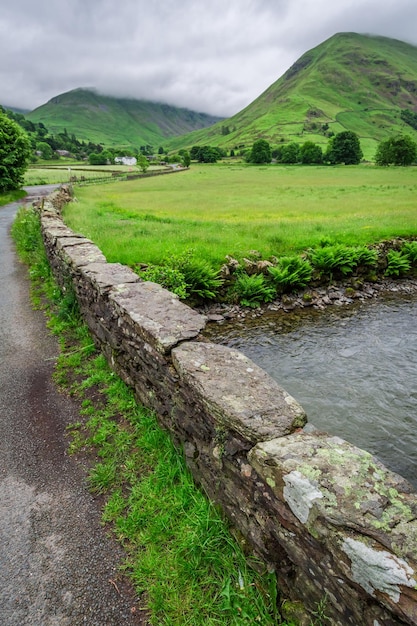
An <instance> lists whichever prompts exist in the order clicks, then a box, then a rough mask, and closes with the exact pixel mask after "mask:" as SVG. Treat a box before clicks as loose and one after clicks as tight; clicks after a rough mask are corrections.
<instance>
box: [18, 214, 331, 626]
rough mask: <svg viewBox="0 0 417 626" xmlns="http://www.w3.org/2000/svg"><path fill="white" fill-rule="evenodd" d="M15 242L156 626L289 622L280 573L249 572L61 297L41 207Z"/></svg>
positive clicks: (151, 420)
mask: <svg viewBox="0 0 417 626" xmlns="http://www.w3.org/2000/svg"><path fill="white" fill-rule="evenodd" d="M13 237H14V239H15V242H16V245H17V248H18V251H19V253H20V255H21V257H22V259H23V260H24V261H25V262H26V263H28V264H29V267H30V275H31V277H32V280H33V297H34V302H35V304H37V305H38V306H40V305H42V306H43V307H44V308H45V309H46V311H47V315H48V318H49V322H48V325H49V327H50V328H51V330H52V331H53V332H54V333H56V334H57V335H58V336H59V341H60V344H61V354H60V357H59V360H58V364H57V368H56V374H55V377H56V381H57V383H58V384H59V385H60V386H61V387H63V388H64V389H66V390H67V391H68V392H70V393H71V394H73V395H74V396H76V397H77V398H78V399H79V400H80V402H81V404H82V409H81V412H80V421H79V423H77V424H73V425H71V426H70V427H69V433H70V434H71V444H70V449H71V452H72V453H74V454H78V455H87V456H88V458H89V459H92V458H94V459H95V461H94V462H93V463H92V466H91V470H90V473H89V477H88V482H89V485H90V487H91V489H92V490H93V491H96V492H97V493H100V494H103V497H104V502H105V505H104V511H103V524H110V525H111V528H112V529H113V531H114V532H115V533H116V535H117V537H118V539H119V541H120V542H121V543H122V544H123V546H124V548H125V550H126V555H127V556H126V562H125V564H124V569H125V570H126V572H127V574H128V575H129V576H131V578H132V580H133V582H134V584H135V586H136V589H137V592H138V594H139V595H140V596H141V597H142V599H143V601H144V603H145V604H146V605H147V606H148V607H149V613H150V618H149V619H150V623H151V624H154V625H166V626H176V625H178V626H186V625H187V626H188V625H189V626H200V625H201V626H203V625H204V626H207V625H213V626H214V625H220V626H222V625H223V626H226V625H228V626H234V625H245V624H246V625H249V624H251V625H253V624H262V625H265V626H267V625H268V624H271V625H272V624H275V625H276V624H282V625H284V624H289V622H283V621H282V618H281V615H280V606H279V599H278V597H277V593H276V581H275V577H274V575H272V574H268V573H267V572H264V573H263V574H259V573H257V572H256V571H255V569H253V568H252V567H250V566H249V561H248V559H247V558H245V556H244V554H243V552H242V550H241V548H240V547H239V545H238V543H237V542H235V541H234V540H233V539H232V536H231V534H230V532H229V528H228V525H227V523H226V522H225V521H224V520H223V518H222V516H221V515H220V513H219V512H218V511H217V510H216V508H215V507H214V506H213V505H212V504H211V503H210V502H209V501H208V500H207V499H206V498H205V496H204V495H203V494H202V493H201V492H200V491H199V490H198V489H197V488H196V487H195V486H194V484H193V481H192V478H191V476H190V474H189V472H188V470H187V468H186V467H185V464H184V460H183V457H182V455H181V454H179V453H178V451H177V450H176V449H175V448H174V446H173V445H172V443H171V440H170V438H169V436H168V435H167V433H166V432H164V431H162V430H161V429H160V428H159V426H158V424H157V422H156V419H155V416H154V415H153V414H151V413H149V412H148V411H146V410H145V409H143V408H142V407H140V406H138V405H137V403H136V402H135V400H134V397H133V395H132V392H131V391H130V390H129V389H128V388H127V387H126V386H125V385H124V384H123V383H122V381H121V380H120V379H119V378H118V377H117V376H115V374H114V373H113V372H112V371H111V370H110V369H109V367H108V365H107V363H106V361H105V359H104V358H103V356H102V355H101V354H99V353H98V352H97V351H96V349H95V347H94V345H93V342H92V340H91V337H90V336H89V334H88V331H87V329H86V327H85V326H83V325H82V323H81V321H80V318H79V314H78V310H77V307H76V303H75V299H74V298H73V296H72V295H71V293H70V292H67V295H66V296H65V297H63V296H62V294H61V293H60V292H59V290H58V288H57V287H56V285H55V283H54V282H53V280H52V277H51V273H50V268H49V265H48V263H47V260H46V257H45V253H44V249H43V245H42V241H41V236H40V227H39V219H38V216H37V214H36V213H35V212H34V211H33V210H32V209H27V208H26V209H23V208H22V209H21V210H20V211H19V213H18V216H17V218H16V221H15V223H14V225H13ZM257 565H258V566H259V564H257ZM317 623H320V622H317Z"/></svg>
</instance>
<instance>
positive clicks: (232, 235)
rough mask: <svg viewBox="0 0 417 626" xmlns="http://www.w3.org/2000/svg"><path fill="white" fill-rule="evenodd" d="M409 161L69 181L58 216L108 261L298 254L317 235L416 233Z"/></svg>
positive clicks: (366, 240) (372, 238)
mask: <svg viewBox="0 0 417 626" xmlns="http://www.w3.org/2000/svg"><path fill="white" fill-rule="evenodd" d="M415 174H416V170H415V168H394V167H393V168H378V167H375V166H366V165H360V166H349V167H346V166H340V167H324V166H323V167H318V166H317V167H315V166H313V167H302V166H275V165H271V166H259V167H255V166H246V165H245V164H236V165H233V164H230V163H228V164H222V163H219V164H216V165H192V167H191V168H190V169H189V170H187V171H184V172H181V173H178V174H176V175H173V176H169V177H164V176H161V177H154V178H150V179H144V180H135V181H129V182H126V183H124V184H123V185H118V184H111V183H110V184H108V185H106V186H105V187H95V188H94V189H92V188H78V187H77V188H76V190H75V195H76V201H74V202H72V203H70V204H69V205H67V206H66V207H65V210H64V217H65V221H66V223H67V224H68V225H69V226H70V227H71V228H73V229H74V230H76V231H78V232H82V233H83V234H84V235H85V236H87V237H89V238H91V239H92V240H93V241H94V242H95V243H96V244H97V245H98V246H99V247H100V248H101V249H102V250H103V252H104V254H105V255H106V257H107V259H108V261H110V262H116V261H118V262H121V263H124V264H126V265H130V266H134V265H135V264H137V263H145V264H146V263H149V264H161V262H162V261H163V260H164V259H166V258H167V257H169V256H170V255H180V254H183V253H184V252H188V251H189V250H194V254H195V256H196V258H199V259H202V260H205V261H208V262H209V263H210V264H212V266H213V267H214V268H215V269H219V268H220V266H221V265H222V264H223V263H224V261H225V257H226V255H231V256H232V257H235V258H237V259H239V260H240V259H242V258H244V257H245V256H247V255H248V254H249V253H250V251H251V250H257V251H259V253H260V255H261V257H262V258H264V259H268V258H270V257H272V256H278V257H279V256H282V255H287V254H295V253H297V254H299V253H302V252H303V251H305V250H306V249H308V248H311V247H313V248H314V247H318V246H320V245H321V242H322V240H323V238H325V239H327V240H331V241H333V242H335V243H336V242H337V243H342V244H345V245H365V244H373V243H376V242H379V241H382V240H385V239H391V238H394V237H410V236H413V235H415V234H416V233H417V212H416V210H415V206H416V205H415V197H416V192H417V181H416V176H415Z"/></svg>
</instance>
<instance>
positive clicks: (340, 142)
mask: <svg viewBox="0 0 417 626" xmlns="http://www.w3.org/2000/svg"><path fill="white" fill-rule="evenodd" d="M362 157H363V152H362V148H361V144H360V141H359V137H358V136H357V134H356V133H354V132H353V131H351V130H344V131H342V132H341V133H337V135H335V136H334V137H332V138H331V140H330V141H329V143H328V146H327V151H326V160H327V161H329V162H330V163H332V164H337V163H344V164H345V165H357V164H358V163H360V161H361V158H362Z"/></svg>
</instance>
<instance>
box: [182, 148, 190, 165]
mask: <svg viewBox="0 0 417 626" xmlns="http://www.w3.org/2000/svg"><path fill="white" fill-rule="evenodd" d="M181 157H182V164H183V166H184V167H190V163H191V157H190V153H189V152H187V150H184V151H183V154H181Z"/></svg>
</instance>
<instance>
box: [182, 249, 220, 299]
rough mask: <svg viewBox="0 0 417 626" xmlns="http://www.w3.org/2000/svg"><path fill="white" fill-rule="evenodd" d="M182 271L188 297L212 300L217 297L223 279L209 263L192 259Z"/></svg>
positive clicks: (185, 264) (183, 266) (184, 265)
mask: <svg viewBox="0 0 417 626" xmlns="http://www.w3.org/2000/svg"><path fill="white" fill-rule="evenodd" d="M180 269H181V272H182V274H183V276H184V280H185V284H186V285H187V292H188V295H189V296H190V297H191V298H196V297H198V298H201V299H203V300H212V299H213V298H215V297H216V296H217V293H218V291H219V289H220V287H221V286H222V284H223V279H222V278H221V277H220V276H219V272H218V271H217V270H215V269H213V267H212V266H211V265H210V264H209V263H208V262H207V261H203V260H201V259H190V260H189V261H188V262H187V263H184V264H183V265H182V266H181V268H180Z"/></svg>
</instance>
